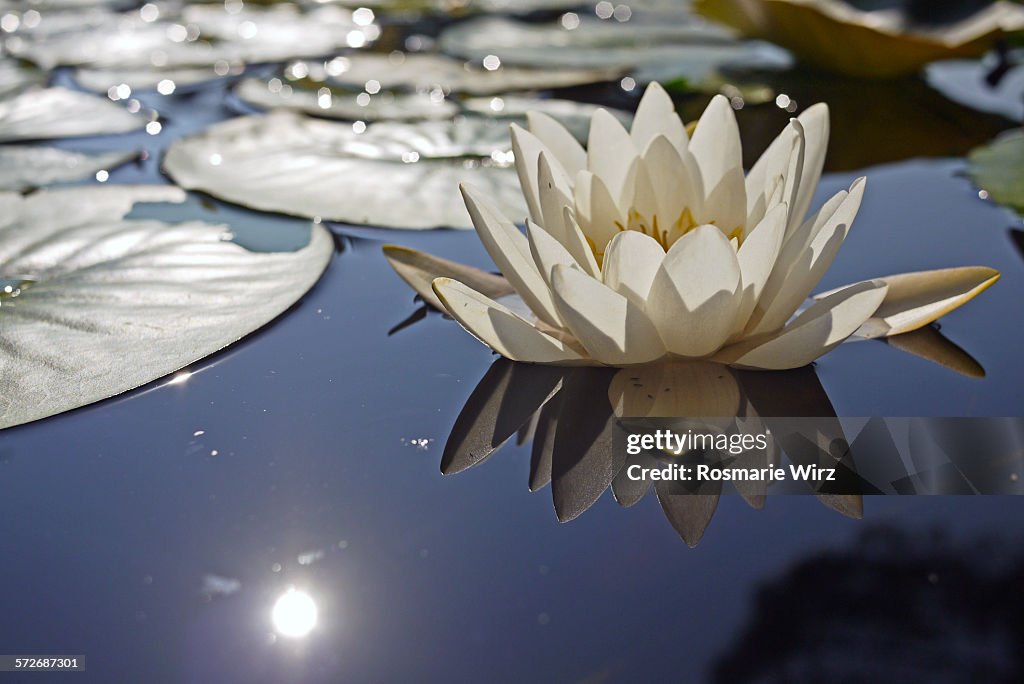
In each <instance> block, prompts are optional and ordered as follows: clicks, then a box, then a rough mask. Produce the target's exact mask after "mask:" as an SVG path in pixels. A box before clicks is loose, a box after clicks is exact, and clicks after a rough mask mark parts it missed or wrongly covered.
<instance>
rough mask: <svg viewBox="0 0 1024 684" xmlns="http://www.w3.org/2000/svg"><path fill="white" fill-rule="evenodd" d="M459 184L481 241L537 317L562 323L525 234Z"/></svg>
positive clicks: (558, 323)
mask: <svg viewBox="0 0 1024 684" xmlns="http://www.w3.org/2000/svg"><path fill="white" fill-rule="evenodd" d="M460 187H461V190H462V197H463V199H464V200H465V202H466V208H467V209H468V210H469V216H470V218H471V219H472V220H473V225H474V226H476V231H477V235H479V236H480V242H482V243H483V245H484V247H485V248H486V249H487V253H488V254H490V255H491V258H492V259H494V263H495V264H496V265H497V266H498V270H500V271H501V274H502V275H503V276H505V279H506V280H508V282H509V283H510V284H511V285H512V287H514V288H515V289H516V292H518V293H519V296H520V297H522V298H523V301H524V302H526V305H527V306H529V307H530V310H531V311H533V312H534V313H535V314H536V315H537V317H538V318H540V319H541V320H542V321H544V322H545V323H547V324H549V325H552V326H554V327H556V328H558V327H561V320H560V319H559V317H558V311H557V309H556V308H555V303H554V302H553V301H552V299H551V291H550V289H549V288H548V284H547V283H546V282H545V281H544V279H543V278H542V277H541V275H540V272H539V271H538V270H537V268H536V266H534V263H533V256H532V255H531V253H530V244H529V241H528V240H527V239H526V236H525V235H523V234H522V233H520V232H519V230H518V229H517V228H516V227H515V226H514V225H512V223H511V222H510V221H509V220H508V219H506V218H504V217H502V216H501V214H500V212H499V211H498V210H497V209H495V208H494V206H493V205H491V204H490V203H489V202H487V200H485V199H484V198H483V197H481V196H480V195H479V194H478V193H477V192H476V191H475V190H473V189H471V188H470V187H469V186H467V185H465V184H463V185H462V186H460Z"/></svg>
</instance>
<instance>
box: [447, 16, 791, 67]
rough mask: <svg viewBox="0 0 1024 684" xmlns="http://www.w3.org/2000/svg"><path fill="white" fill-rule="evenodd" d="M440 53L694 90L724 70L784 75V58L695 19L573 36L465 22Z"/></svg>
mask: <svg viewBox="0 0 1024 684" xmlns="http://www.w3.org/2000/svg"><path fill="white" fill-rule="evenodd" d="M440 46H441V49H442V50H443V51H444V52H446V53H448V54H450V55H455V56H458V57H461V58H463V59H467V60H470V61H474V62H478V63H482V62H483V60H484V59H485V58H487V57H488V56H489V55H494V56H496V57H498V59H499V60H500V61H501V63H502V64H505V65H516V66H529V67H538V68H576V69H615V68H618V69H630V70H631V72H632V74H633V76H634V79H635V80H636V81H638V82H641V83H645V82H648V81H653V80H659V81H661V80H671V79H673V78H685V79H686V80H687V81H690V82H695V83H696V82H700V81H702V80H704V79H705V78H706V77H707V76H708V75H709V74H712V73H714V72H715V71H716V70H718V69H720V68H722V67H725V66H731V67H744V66H750V67H754V66H757V67H761V68H772V67H786V66H789V64H790V59H789V57H788V55H787V54H786V53H785V51H783V50H780V49H779V48H776V47H774V46H771V45H767V44H761V43H748V42H742V41H738V40H736V39H735V38H733V37H732V35H731V34H730V33H729V32H727V31H725V30H724V29H719V28H717V27H715V26H713V25H709V24H707V23H705V22H703V21H700V20H697V19H692V18H691V19H689V20H687V19H679V20H676V21H672V22H665V21H642V20H640V19H638V18H634V19H633V20H631V21H628V22H624V23H620V22H617V21H603V20H601V19H596V18H593V17H588V16H584V17H580V18H579V23H578V24H577V25H576V26H575V28H572V29H567V28H566V27H565V26H564V25H563V24H562V23H561V22H551V23H546V24H535V23H524V22H519V21H514V20H510V19H504V18H498V17H481V18H478V19H471V20H469V21H464V22H461V23H459V24H456V25H454V26H452V27H451V28H449V29H446V30H445V31H444V32H443V33H442V34H441V37H440Z"/></svg>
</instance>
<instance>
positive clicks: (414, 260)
mask: <svg viewBox="0 0 1024 684" xmlns="http://www.w3.org/2000/svg"><path fill="white" fill-rule="evenodd" d="M384 257H385V258H386V259H387V260H388V263H389V264H391V267H392V268H394V269H395V272H396V273H398V275H399V276H400V277H401V278H402V280H404V281H405V282H406V283H408V284H409V286H410V287H412V289H414V290H415V291H416V294H418V295H419V296H420V297H422V298H423V301H425V302H426V303H427V304H430V305H431V306H433V307H434V308H437V309H441V308H443V307H442V306H441V302H440V301H438V299H437V295H435V294H434V288H433V282H434V279H435V278H440V277H442V276H443V277H446V278H454V279H455V280H459V281H462V282H464V283H466V284H467V285H469V286H470V287H472V288H473V289H474V290H477V291H478V292H480V293H482V294H485V295H487V296H488V297H491V298H492V299H496V298H500V297H506V296H509V295H513V294H515V289H513V287H512V286H511V285H509V282H508V281H507V280H505V278H504V277H502V276H500V275H495V274H493V273H488V272H487V271H482V270H480V269H479V268H474V267H473V266H467V265H465V264H460V263H457V262H455V261H449V260H447V259H442V258H441V257H436V256H434V255H433V254H427V253H426V252H419V251H417V250H415V249H410V248H408V247H400V246H398V245H384Z"/></svg>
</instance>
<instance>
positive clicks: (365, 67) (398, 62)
mask: <svg viewBox="0 0 1024 684" xmlns="http://www.w3.org/2000/svg"><path fill="white" fill-rule="evenodd" d="M492 54H494V53H493V52H487V53H486V55H492ZM486 55H481V56H480V57H479V58H477V59H474V60H473V61H474V62H475V63H467V62H465V61H463V60H461V59H452V58H451V57H445V56H444V55H429V54H416V53H409V54H405V53H397V55H396V54H390V55H383V54H377V53H363V54H354V55H351V56H348V57H342V58H339V59H338V60H336V61H335V62H332V63H329V64H328V70H327V75H326V79H327V80H329V81H331V82H333V83H337V84H340V85H344V86H348V87H351V88H359V89H362V88H363V86H364V85H365V84H366V83H367V82H369V81H377V82H378V83H379V84H380V87H381V88H382V89H384V90H431V89H434V88H440V89H442V90H443V91H445V92H456V93H467V94H469V95H495V94H498V93H505V92H508V91H510V90H550V89H552V88H568V87H571V86H579V85H586V84H589V83H601V82H603V81H611V80H618V79H619V78H621V77H622V75H623V69H622V68H621V66H618V65H615V66H612V67H610V68H609V67H599V68H593V67H586V68H572V67H558V66H557V64H558V62H557V60H553V61H552V62H551V63H548V64H542V65H541V66H542V67H543V68H537V69H527V68H521V67H511V66H504V65H501V64H496V63H494V62H492V61H488V63H487V66H488V67H493V68H485V66H484V65H483V58H484V57H485V56H486ZM492 59H493V57H492ZM332 67H333V69H332ZM308 68H309V69H310V73H311V74H315V73H316V72H315V69H316V66H315V65H312V64H311V65H309V67H308ZM331 71H337V73H331Z"/></svg>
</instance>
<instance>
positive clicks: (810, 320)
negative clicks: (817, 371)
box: [716, 280, 888, 370]
mask: <svg viewBox="0 0 1024 684" xmlns="http://www.w3.org/2000/svg"><path fill="white" fill-rule="evenodd" d="M887 289H888V286H887V285H886V284H885V283H883V282H882V281H880V280H868V281H865V282H863V283H857V284H856V285H851V286H849V287H847V288H846V289H844V290H841V291H839V292H836V293H834V294H832V295H830V296H828V297H826V298H824V299H822V300H821V301H819V302H817V303H815V304H813V305H812V306H811V307H810V308H809V309H807V310H806V311H804V312H803V313H802V314H800V315H799V316H797V317H796V318H795V319H793V321H792V322H791V323H790V324H789V325H787V326H786V327H785V328H784V329H783V330H782V331H781V332H780V333H779V334H778V335H775V336H774V337H772V338H770V339H769V340H768V341H766V342H761V343H759V344H757V345H756V346H754V347H753V348H752V349H748V347H749V344H745V343H740V344H739V345H736V349H726V350H724V352H723V353H722V355H721V359H718V358H716V360H722V361H723V362H727V363H731V364H732V365H734V366H739V367H743V368H760V369H764V370H786V369H789V368H799V367H800V366H806V365H807V364H809V363H810V362H812V361H814V360H815V359H816V358H818V357H819V356H821V355H823V354H825V353H827V352H829V351H831V350H832V349H833V348H834V347H835V346H836V345H838V344H839V343H841V342H842V341H843V340H845V339H846V338H847V337H849V336H850V335H852V334H853V332H854V331H855V330H857V328H859V327H860V325H861V324H862V323H863V322H864V321H866V320H867V319H868V318H869V317H870V316H871V314H873V313H874V312H875V310H876V309H877V308H878V306H879V305H880V304H881V303H882V300H883V299H885V293H886V290H887ZM741 350H742V351H743V353H739V354H737V352H739V351H741ZM732 357H736V358H732Z"/></svg>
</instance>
